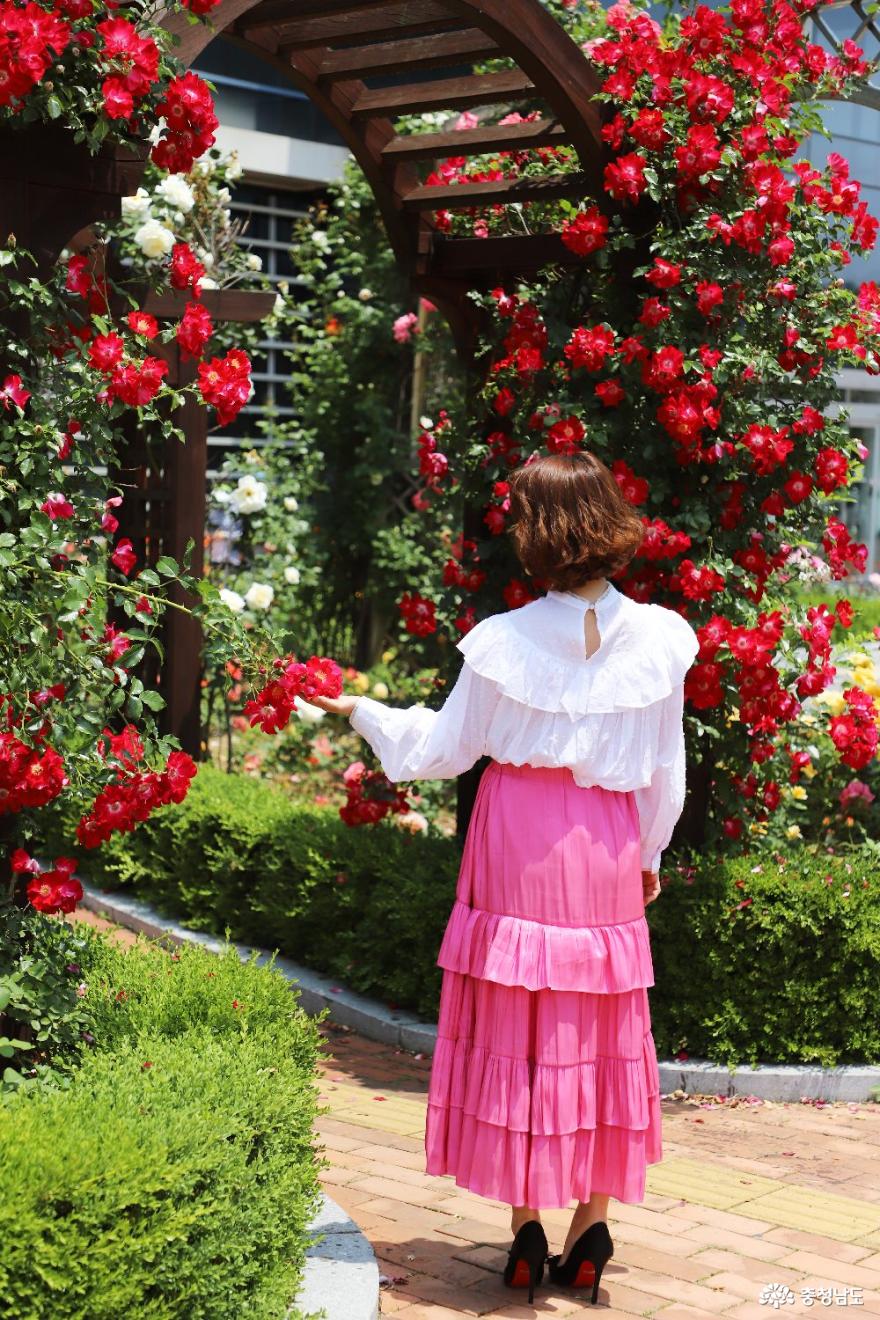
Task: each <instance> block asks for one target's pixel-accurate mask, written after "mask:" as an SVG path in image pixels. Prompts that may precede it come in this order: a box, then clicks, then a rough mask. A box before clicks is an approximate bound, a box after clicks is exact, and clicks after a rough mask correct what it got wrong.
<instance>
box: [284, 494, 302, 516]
mask: <svg viewBox="0 0 880 1320" xmlns="http://www.w3.org/2000/svg"><path fill="white" fill-rule="evenodd" d="M284 507H285V509H286V510H287V512H288V513H296V511H297V509H298V508H299V500H297V499H294V497H293V495H285V496H284Z"/></svg>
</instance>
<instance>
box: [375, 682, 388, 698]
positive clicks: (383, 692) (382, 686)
mask: <svg viewBox="0 0 880 1320" xmlns="http://www.w3.org/2000/svg"><path fill="white" fill-rule="evenodd" d="M373 696H374V697H378V698H379V700H380V701H386V700H387V698H388V685H387V683H383V682H381V680H380V681H379V682H378V683H374V684H373Z"/></svg>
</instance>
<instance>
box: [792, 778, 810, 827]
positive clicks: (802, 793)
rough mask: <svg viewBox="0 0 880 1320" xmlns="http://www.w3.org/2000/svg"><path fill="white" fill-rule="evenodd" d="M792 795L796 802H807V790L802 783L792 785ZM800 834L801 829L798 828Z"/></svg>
mask: <svg viewBox="0 0 880 1320" xmlns="http://www.w3.org/2000/svg"><path fill="white" fill-rule="evenodd" d="M791 796H792V797H793V798H794V800H795V802H805V801H806V797H807V790H806V789H805V788H804V787H803V786H802V785H801V784H794V785H793V786H792V790H791ZM798 834H800V830H798Z"/></svg>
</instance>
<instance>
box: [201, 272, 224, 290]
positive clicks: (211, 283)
mask: <svg viewBox="0 0 880 1320" xmlns="http://www.w3.org/2000/svg"><path fill="white" fill-rule="evenodd" d="M199 283H200V284H201V286H202V288H203V289H219V288H220V285H219V284H218V283H217V281H216V280H211V279H209V278H208V276H207V275H205V277H204V278H203V279H201V280H200V281H199Z"/></svg>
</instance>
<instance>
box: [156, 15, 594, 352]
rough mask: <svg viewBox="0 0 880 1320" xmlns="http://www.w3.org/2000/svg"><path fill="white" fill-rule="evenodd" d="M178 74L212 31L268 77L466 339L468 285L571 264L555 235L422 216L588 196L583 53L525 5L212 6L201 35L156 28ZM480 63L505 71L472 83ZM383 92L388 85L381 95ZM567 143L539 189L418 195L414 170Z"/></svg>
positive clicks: (179, 21) (459, 337) (588, 95)
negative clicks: (356, 182) (486, 114)
mask: <svg viewBox="0 0 880 1320" xmlns="http://www.w3.org/2000/svg"><path fill="white" fill-rule="evenodd" d="M166 26H167V27H168V28H169V30H171V31H173V32H174V33H175V35H176V36H177V37H178V38H179V42H180V44H179V46H178V48H177V54H178V55H179V57H180V58H181V59H182V60H183V61H184V62H185V63H187V64H190V63H192V61H193V60H194V59H196V57H197V56H198V55H199V54H200V53H201V51H202V50H203V49H204V48H205V46H207V45H208V44H209V42H210V41H211V40H212V39H213V38H214V37H215V36H217V35H220V34H222V35H223V36H224V37H225V38H226V39H227V40H230V41H232V42H233V43H234V44H236V45H238V46H241V47H243V48H244V49H246V50H248V51H250V52H251V53H252V54H255V55H257V56H259V57H260V58H261V59H263V60H266V61H267V62H268V63H270V64H271V65H272V66H273V67H274V68H276V69H279V70H281V71H282V72H283V73H284V74H285V75H286V76H287V77H289V78H290V80H291V81H292V82H293V83H294V84H295V85H296V87H298V88H299V89H300V90H301V91H303V92H305V93H306V95H308V97H309V98H310V99H311V101H312V102H313V103H314V104H315V105H316V106H317V107H318V109H320V110H321V112H322V113H323V114H324V115H325V116H326V118H327V119H328V120H329V121H330V123H331V124H332V125H333V127H334V128H335V129H336V131H337V132H338V133H339V135H340V136H341V137H342V139H343V141H344V142H345V143H346V145H347V146H348V147H349V149H350V150H351V152H352V154H353V156H354V157H355V159H356V160H357V162H358V164H359V165H360V167H361V169H362V170H363V172H364V175H365V177H366V179H367V181H368V183H369V184H370V187H371V189H372V191H373V195H374V196H375V199H376V202H377V205H378V208H379V211H380V213H381V216H382V219H383V221H384V224H385V228H386V230H387V233H388V239H389V242H390V244H391V248H392V250H393V252H394V255H395V257H396V259H397V262H398V265H399V266H400V268H401V269H402V270H403V271H404V272H405V273H406V274H408V275H409V276H410V278H411V280H412V284H413V287H414V289H415V291H416V292H418V293H421V294H424V295H425V296H428V297H430V298H431V300H432V301H433V302H435V303H436V304H437V305H438V307H439V308H440V309H441V311H442V312H443V313H444V315H445V316H446V317H447V319H448V320H449V322H450V325H451V327H452V330H453V333H454V335H455V339H456V343H457V344H458V347H459V349H460V351H462V352H464V353H466V352H467V351H468V348H469V346H470V343H471V340H472V333H473V315H472V310H471V306H470V305H469V303H468V301H467V297H466V295H467V293H468V291H469V290H470V289H473V288H479V287H486V286H487V285H489V284H490V283H491V282H492V281H495V282H497V280H498V279H500V278H501V277H503V276H504V275H507V276H509V275H511V274H528V273H530V272H533V271H535V270H537V269H539V268H540V267H541V266H543V265H546V264H547V263H548V262H550V261H553V262H562V263H565V262H567V261H570V260H572V255H571V253H570V252H569V251H568V249H566V247H565V246H564V244H563V243H562V242H561V241H560V239H559V236H558V235H556V234H549V235H542V234H523V235H521V236H520V235H518V236H510V237H507V236H502V237H494V238H485V239H480V238H453V237H447V236H446V235H445V234H443V233H442V232H441V231H440V230H439V229H438V227H437V225H436V222H435V220H434V217H433V213H434V212H435V211H437V210H438V209H445V210H447V211H462V210H466V209H469V208H471V207H474V206H492V205H502V206H509V205H512V204H515V203H518V202H525V201H535V200H540V199H544V198H546V199H549V198H559V197H570V198H572V199H578V198H581V197H583V196H585V195H587V194H594V195H595V196H596V197H597V198H598V197H601V196H602V188H601V180H602V167H603V156H604V151H603V143H602V140H601V138H600V135H599V129H600V118H599V111H598V107H597V104H596V103H595V102H594V101H593V100H592V97H593V94H594V92H595V91H596V90H597V88H598V80H597V77H596V74H595V72H594V71H593V69H592V67H591V66H590V64H589V63H588V61H587V59H586V56H585V55H584V53H583V52H582V51H581V50H580V48H579V47H578V46H577V45H576V44H575V43H574V42H573V41H572V39H571V38H570V37H569V36H568V34H567V33H566V32H565V31H564V30H563V29H562V27H560V25H559V24H558V23H557V22H556V20H555V19H554V18H553V16H552V15H551V14H550V13H549V12H548V11H547V10H546V9H545V8H544V6H543V5H542V4H541V2H540V0H221V3H220V4H219V5H218V6H217V8H216V9H214V10H213V11H212V15H211V26H210V27H209V26H206V25H199V26H193V25H191V24H189V23H187V21H186V18H185V16H183V15H180V14H178V15H175V16H173V17H171V18H169V19H168V20H167V22H166ZM488 60H499V61H504V62H505V63H506V65H507V67H506V68H504V69H502V70H500V71H498V72H492V73H482V74H480V73H475V72H474V71H473V66H474V65H475V64H479V63H480V62H485V61H488ZM389 83H391V85H389ZM487 105H504V106H507V107H511V108H512V109H516V108H519V109H521V110H522V111H525V110H527V109H528V110H531V111H534V109H535V108H536V107H539V117H538V118H537V119H531V120H529V121H527V122H520V123H510V124H504V125H498V124H479V125H478V126H477V127H473V128H466V129H462V130H458V131H456V130H446V131H441V132H424V133H417V134H410V133H406V134H400V133H398V132H397V130H396V127H395V120H396V119H397V118H398V117H399V116H401V115H419V114H427V113H433V112H437V111H453V110H459V111H464V110H476V109H478V108H480V107H484V106H487ZM565 146H568V147H571V148H573V150H574V152H575V153H576V157H577V162H578V168H577V170H571V169H569V170H568V172H566V173H562V172H561V173H560V174H559V175H557V176H555V177H554V176H551V177H544V178H541V179H503V180H500V181H497V182H488V183H465V184H450V185H449V186H431V187H427V186H425V185H424V184H423V183H422V180H421V174H420V170H419V166H420V164H423V163H424V162H430V161H432V160H437V159H443V158H445V157H448V156H452V155H454V156H463V157H474V156H479V155H481V154H482V155H484V154H485V153H487V152H495V151H499V150H519V151H527V150H533V149H535V148H538V147H565Z"/></svg>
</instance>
